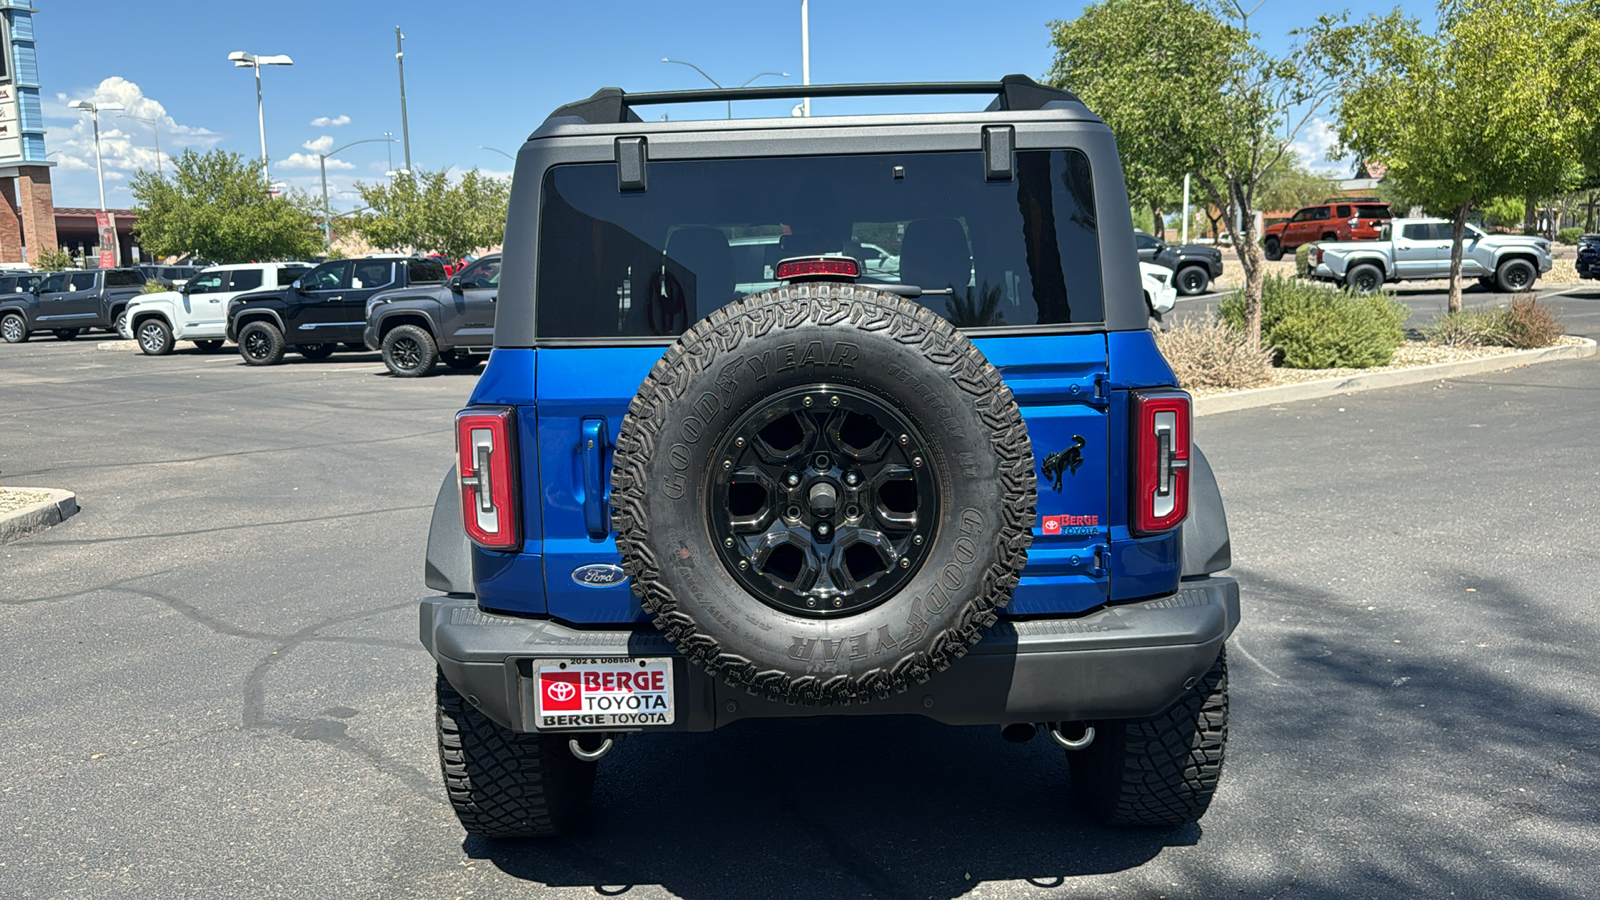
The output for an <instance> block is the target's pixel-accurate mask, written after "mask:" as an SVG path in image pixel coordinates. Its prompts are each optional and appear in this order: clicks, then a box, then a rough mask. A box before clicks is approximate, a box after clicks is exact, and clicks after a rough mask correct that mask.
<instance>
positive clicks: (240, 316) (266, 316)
mask: <svg viewBox="0 0 1600 900" xmlns="http://www.w3.org/2000/svg"><path fill="white" fill-rule="evenodd" d="M443 282H444V265H443V264H442V263H440V262H439V260H437V259H427V258H424V257H417V256H363V257H360V258H358V259H334V260H329V261H328V262H325V263H323V264H322V265H320V266H317V267H316V268H315V269H312V270H311V271H309V272H307V273H306V274H304V275H302V276H300V277H299V278H296V279H295V280H294V283H293V284H291V285H289V286H288V287H283V288H277V289H274V290H269V291H255V292H252V293H249V294H245V295H243V296H240V297H235V298H234V299H233V300H232V301H231V302H229V304H228V329H227V335H228V340H231V341H236V342H238V344H239V355H240V356H242V357H244V361H245V362H246V363H249V364H250V365H252V366H271V365H276V364H278V363H279V362H282V361H283V354H284V351H286V350H287V349H289V348H291V347H292V348H293V349H294V351H295V352H296V353H299V354H300V355H301V356H304V357H306V358H307V359H327V358H328V357H329V356H331V355H333V351H334V350H336V349H338V348H339V346H340V345H341V344H342V345H344V346H345V347H346V348H347V349H350V350H362V351H364V350H366V349H367V347H366V344H365V343H363V341H362V337H361V333H362V332H363V331H364V330H366V327H367V317H366V308H367V301H368V300H369V299H371V297H372V296H373V295H374V294H376V293H378V292H379V291H384V290H390V289H394V288H404V287H410V286H412V285H417V284H442V283H443Z"/></svg>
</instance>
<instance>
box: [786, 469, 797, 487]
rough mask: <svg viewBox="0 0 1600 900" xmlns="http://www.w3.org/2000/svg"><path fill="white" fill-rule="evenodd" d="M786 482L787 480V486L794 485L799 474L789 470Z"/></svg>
mask: <svg viewBox="0 0 1600 900" xmlns="http://www.w3.org/2000/svg"><path fill="white" fill-rule="evenodd" d="M788 482H789V487H794V486H795V485H797V484H799V483H800V476H799V475H796V474H795V473H793V472H790V473H789V478H788Z"/></svg>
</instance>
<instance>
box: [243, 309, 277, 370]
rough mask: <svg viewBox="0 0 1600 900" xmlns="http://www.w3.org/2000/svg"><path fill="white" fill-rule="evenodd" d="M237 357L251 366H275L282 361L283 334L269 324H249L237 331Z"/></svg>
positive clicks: (261, 322)
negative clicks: (242, 358)
mask: <svg viewBox="0 0 1600 900" xmlns="http://www.w3.org/2000/svg"><path fill="white" fill-rule="evenodd" d="M239 355H240V356H242V357H244V361H245V362H246V363H248V364H250V365H252V366H275V365H277V364H278V363H280V362H282V361H283V332H281V331H279V330H278V326H276V325H274V324H272V323H271V322H263V321H260V320H257V321H255V322H251V323H250V324H248V325H246V326H244V327H243V328H241V329H239Z"/></svg>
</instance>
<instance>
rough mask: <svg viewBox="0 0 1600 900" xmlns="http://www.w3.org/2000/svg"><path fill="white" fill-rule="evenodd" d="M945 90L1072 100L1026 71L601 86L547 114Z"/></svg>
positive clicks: (1039, 105)
mask: <svg viewBox="0 0 1600 900" xmlns="http://www.w3.org/2000/svg"><path fill="white" fill-rule="evenodd" d="M948 94H978V95H982V94H991V95H994V97H995V100H994V102H993V103H991V104H990V105H989V109H990V110H1038V109H1043V108H1044V105H1045V104H1046V103H1050V102H1053V101H1059V100H1067V101H1077V99H1078V98H1077V97H1076V96H1075V95H1073V94H1072V93H1071V92H1070V91H1065V90H1062V89H1061V88H1057V87H1051V86H1049V85H1043V84H1039V83H1037V82H1035V81H1034V80H1033V79H1031V78H1029V77H1027V76H1026V75H1007V76H1006V77H1004V78H1002V79H1001V80H999V81H936V82H912V83H903V82H902V83H893V84H811V85H792V84H785V85H773V86H761V87H737V88H708V89H705V90H692V91H646V92H643V93H636V94H635V93H627V92H625V91H623V90H621V89H620V88H601V89H600V90H598V91H596V92H595V93H594V96H592V97H589V98H588V99H586V100H579V101H578V102H576V103H568V104H567V105H565V106H562V107H561V108H559V109H557V110H556V111H555V112H554V113H551V118H557V117H563V116H575V117H577V118H579V119H582V120H583V121H585V122H588V123H590V124H595V125H600V124H613V123H622V122H637V121H640V119H639V117H638V115H636V114H635V113H634V112H633V107H636V106H653V105H658V104H664V103H707V102H717V103H722V102H726V101H732V100H793V99H801V98H804V97H896V96H930V95H948Z"/></svg>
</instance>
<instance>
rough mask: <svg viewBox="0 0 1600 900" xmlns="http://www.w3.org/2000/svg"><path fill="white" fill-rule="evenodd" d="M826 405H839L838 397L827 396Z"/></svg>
mask: <svg viewBox="0 0 1600 900" xmlns="http://www.w3.org/2000/svg"><path fill="white" fill-rule="evenodd" d="M828 405H829V406H838V405H839V398H838V397H829V398H828Z"/></svg>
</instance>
